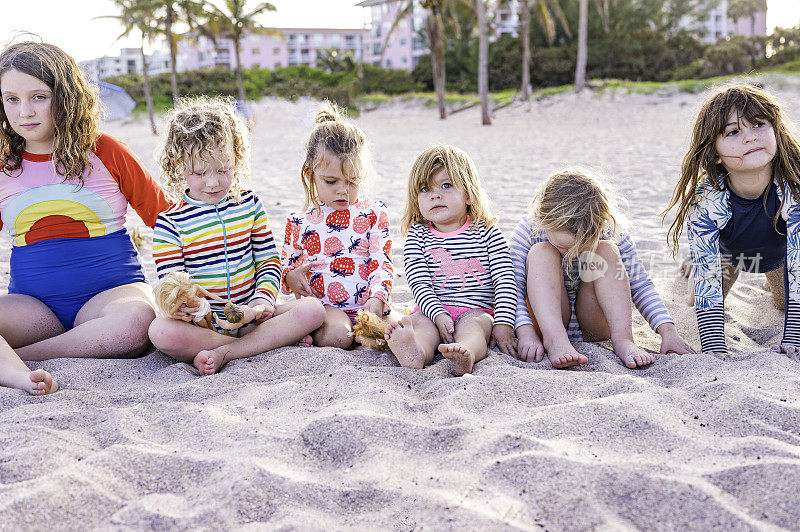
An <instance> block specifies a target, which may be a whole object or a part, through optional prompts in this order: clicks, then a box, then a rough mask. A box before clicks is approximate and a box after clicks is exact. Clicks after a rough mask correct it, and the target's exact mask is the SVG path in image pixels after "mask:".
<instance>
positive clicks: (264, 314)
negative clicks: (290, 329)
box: [247, 299, 275, 323]
mask: <svg viewBox="0 0 800 532" xmlns="http://www.w3.org/2000/svg"><path fill="white" fill-rule="evenodd" d="M259 301H264V303H256V302H259ZM247 306H248V307H250V308H251V309H253V313H254V314H255V322H256V323H263V322H265V321H267V320H268V319H270V318H271V317H272V315H273V314H275V307H273V306H272V305H270V304H269V303H267V302H266V299H254V300H253V301H251V302H250V303H248V304H247Z"/></svg>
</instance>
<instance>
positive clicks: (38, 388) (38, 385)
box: [24, 369, 58, 395]
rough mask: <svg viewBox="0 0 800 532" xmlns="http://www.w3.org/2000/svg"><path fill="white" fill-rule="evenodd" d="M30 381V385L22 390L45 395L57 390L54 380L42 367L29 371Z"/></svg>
mask: <svg viewBox="0 0 800 532" xmlns="http://www.w3.org/2000/svg"><path fill="white" fill-rule="evenodd" d="M30 381H31V382H30V387H28V388H24V390H25V391H26V392H28V393H29V394H31V395H46V394H48V393H53V392H57V391H58V383H57V382H56V380H55V379H54V378H53V377H52V376H51V375H50V374H49V373H48V372H46V371H45V370H43V369H37V370H34V371H31V374H30Z"/></svg>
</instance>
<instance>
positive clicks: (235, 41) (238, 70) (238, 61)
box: [233, 36, 246, 109]
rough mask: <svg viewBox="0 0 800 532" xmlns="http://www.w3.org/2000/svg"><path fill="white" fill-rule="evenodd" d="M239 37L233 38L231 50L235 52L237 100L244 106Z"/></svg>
mask: <svg viewBox="0 0 800 532" xmlns="http://www.w3.org/2000/svg"><path fill="white" fill-rule="evenodd" d="M240 38H241V37H240V36H236V37H234V38H233V50H234V53H235V54H236V85H238V87H239V100H240V101H241V102H242V106H244V105H245V100H246V97H245V94H244V77H243V76H242V60H241V58H240V57H239V49H240V48H241V43H240V42H239V39H240ZM243 109H244V108H243Z"/></svg>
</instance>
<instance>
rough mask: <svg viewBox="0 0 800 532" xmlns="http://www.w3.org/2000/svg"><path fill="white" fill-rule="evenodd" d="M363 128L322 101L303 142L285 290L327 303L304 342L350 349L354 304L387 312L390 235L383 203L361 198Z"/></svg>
mask: <svg viewBox="0 0 800 532" xmlns="http://www.w3.org/2000/svg"><path fill="white" fill-rule="evenodd" d="M367 161H368V154H367V148H366V147H365V138H364V133H363V132H362V131H361V129H359V128H358V126H356V125H355V124H353V123H351V122H349V121H347V120H345V119H344V118H342V117H341V116H340V114H339V111H338V109H337V108H336V107H335V106H331V105H326V107H324V108H323V109H322V110H321V111H320V112H319V113H317V117H316V126H315V128H314V131H313V132H312V133H311V137H310V138H309V140H308V143H307V145H306V160H305V162H304V163H303V169H302V171H301V176H300V178H301V180H302V182H303V187H304V189H305V193H306V205H305V208H306V209H309V208H310V209H309V210H306V211H305V212H303V213H292V214H291V215H289V218H288V219H287V220H286V234H285V237H284V242H283V252H282V254H281V262H282V266H283V283H282V289H283V291H284V292H285V293H287V294H288V293H292V292H293V293H294V294H295V296H296V297H302V296H313V297H316V298H319V299H320V300H321V301H322V303H323V304H324V305H325V311H326V312H325V322H324V323H323V324H322V326H321V327H320V328H319V329H317V330H315V331H314V332H312V333H311V335H309V336H307V337H306V338H305V339H304V341H303V342H302V343H303V344H305V345H317V346H334V347H340V348H342V349H348V348H349V347H351V345H352V343H353V338H352V334H351V333H352V326H353V324H354V323H355V316H356V313H357V312H358V310H359V309H365V310H368V311H370V312H373V313H375V314H377V315H378V316H383V315H387V314H388V313H389V311H390V306H389V294H390V293H391V291H392V280H393V276H394V270H393V268H392V240H391V238H390V237H389V215H388V212H387V210H386V206H385V205H384V204H383V203H381V202H373V201H370V200H367V199H363V198H359V187H360V186H361V185H363V184H364V180H365V178H366V177H367V175H368V174H369V171H368V162H367Z"/></svg>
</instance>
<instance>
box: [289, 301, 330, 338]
mask: <svg viewBox="0 0 800 532" xmlns="http://www.w3.org/2000/svg"><path fill="white" fill-rule="evenodd" d="M295 308H296V311H297V314H298V315H299V319H300V320H302V323H303V324H304V325H305V328H309V327H310V330H314V329H316V328H318V327H320V326H321V325H322V324H323V322H324V321H325V306H324V305H323V304H322V302H321V301H320V300H319V299H317V298H314V297H303V298H300V299H298V300H297V306H296V307H295Z"/></svg>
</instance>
